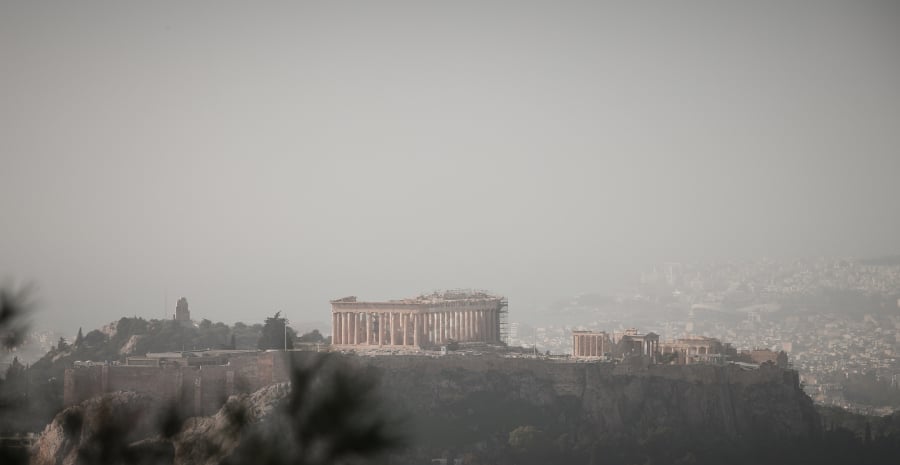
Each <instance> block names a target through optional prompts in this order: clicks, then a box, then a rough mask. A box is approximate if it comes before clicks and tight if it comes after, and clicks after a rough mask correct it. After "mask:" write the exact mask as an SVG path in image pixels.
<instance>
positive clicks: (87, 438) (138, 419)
mask: <svg viewBox="0 0 900 465" xmlns="http://www.w3.org/2000/svg"><path fill="white" fill-rule="evenodd" d="M289 389H290V387H289V386H288V385H287V384H276V385H272V386H267V387H265V388H262V389H260V390H258V391H256V392H254V393H252V394H249V395H241V396H232V397H231V398H230V399H228V402H227V403H226V404H225V406H223V407H222V409H220V410H219V412H218V413H216V414H215V415H213V416H209V417H194V418H187V419H179V418H178V415H177V412H173V411H172V409H171V406H168V405H164V404H163V403H162V402H160V401H159V400H157V399H155V398H153V397H151V396H148V395H146V394H137V393H133V392H114V393H110V394H107V395H104V396H102V397H96V398H93V399H89V400H86V401H84V402H82V403H81V404H79V405H76V406H72V407H69V408H67V409H65V410H63V411H62V412H60V413H59V414H57V415H56V417H55V418H54V419H53V421H52V422H51V423H50V424H49V425H47V427H46V428H45V429H44V432H43V434H42V435H41V438H40V440H39V441H38V442H37V443H36V444H35V446H34V448H33V449H32V451H31V464H32V465H79V464H85V465H86V464H96V463H111V462H114V461H123V462H125V463H175V464H185V465H188V464H190V465H195V464H216V463H220V462H221V461H222V460H223V459H224V458H225V457H228V455H229V454H230V453H231V452H232V451H233V450H234V449H235V448H236V447H237V445H238V444H239V443H240V433H241V429H242V427H243V426H245V425H247V424H252V423H256V422H258V421H260V420H262V419H263V418H265V417H266V416H267V415H268V414H270V413H271V412H272V410H273V409H274V406H275V405H276V404H277V403H278V401H279V400H281V399H283V398H284V397H285V396H286V395H287V394H288V391H289ZM173 421H174V422H175V423H172V422H173ZM172 428H174V429H172ZM167 430H171V431H167Z"/></svg>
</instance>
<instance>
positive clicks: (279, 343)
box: [257, 312, 296, 350]
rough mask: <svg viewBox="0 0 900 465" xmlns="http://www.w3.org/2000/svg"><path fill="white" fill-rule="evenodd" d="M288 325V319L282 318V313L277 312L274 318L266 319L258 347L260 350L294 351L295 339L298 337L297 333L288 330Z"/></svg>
mask: <svg viewBox="0 0 900 465" xmlns="http://www.w3.org/2000/svg"><path fill="white" fill-rule="evenodd" d="M286 324H287V319H286V318H281V312H276V313H275V315H274V316H272V317H270V318H266V323H265V324H264V325H263V329H262V334H261V335H260V336H259V343H258V344H257V347H258V348H259V349H260V350H268V349H284V348H287V349H289V350H290V349H293V348H294V342H293V339H294V338H295V337H296V333H295V332H294V330H292V329H291V328H286Z"/></svg>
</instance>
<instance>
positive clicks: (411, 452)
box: [33, 356, 820, 465]
mask: <svg viewBox="0 0 900 465" xmlns="http://www.w3.org/2000/svg"><path fill="white" fill-rule="evenodd" d="M348 362H349V365H350V366H355V367H356V368H358V369H359V370H360V371H368V372H371V371H374V372H376V373H377V374H378V375H379V379H380V382H379V383H378V391H379V392H380V394H381V396H382V398H383V399H384V402H385V405H387V406H388V407H389V408H390V411H392V412H393V413H394V414H395V415H398V416H400V417H402V418H404V419H405V425H406V428H407V431H406V433H407V434H408V435H409V436H410V438H411V447H410V448H409V449H408V451H407V452H406V453H404V454H403V455H401V456H398V457H396V458H395V459H396V460H395V461H396V462H397V463H404V462H407V461H409V462H413V461H419V460H422V459H428V458H433V457H447V456H458V455H459V454H460V453H462V452H464V451H474V452H471V453H481V454H483V455H486V456H487V458H489V456H490V455H491V454H495V456H500V454H505V453H508V452H510V450H509V448H510V447H519V446H520V445H521V444H522V443H523V441H521V440H518V439H517V440H516V441H513V440H512V439H513V438H512V437H511V434H513V433H514V432H516V431H531V432H534V431H537V432H539V433H540V435H541V440H542V441H544V442H545V443H547V444H552V448H555V450H563V451H584V453H585V454H587V453H588V452H587V451H590V450H592V449H593V448H596V447H598V446H600V445H608V444H638V445H642V447H650V446H653V445H657V446H659V447H668V446H669V445H671V444H673V442H677V443H690V444H700V445H702V444H719V443H740V442H742V441H757V440H766V439H767V438H796V439H804V438H813V437H817V436H818V435H819V434H820V431H819V419H818V416H817V414H816V412H815V409H814V408H813V404H812V402H811V401H810V399H809V398H808V397H807V396H806V395H804V394H803V392H802V390H801V389H800V386H799V383H798V379H797V375H796V373H795V372H793V371H789V370H782V369H778V368H776V367H774V366H763V367H761V368H760V369H758V370H746V369H742V368H739V367H737V366H700V365H694V366H658V365H651V366H648V365H642V364H640V363H633V364H627V365H626V364H618V365H613V364H587V363H561V362H551V361H543V360H530V359H506V358H501V357H489V356H487V357H464V356H446V357H435V358H429V357H421V356H418V357H416V356H393V357H348ZM286 394H287V388H286V386H285V385H276V386H271V387H268V388H264V389H263V390H261V391H258V392H257V393H254V394H253V395H249V396H241V397H232V398H231V399H230V400H229V405H226V406H225V407H224V408H223V409H222V411H220V412H219V413H218V414H217V415H214V416H212V417H197V418H192V419H190V420H188V421H186V422H184V423H183V426H182V427H181V430H180V431H179V432H177V434H174V435H171V436H168V437H164V436H165V435H163V436H160V435H159V434H155V435H154V434H152V432H151V431H150V430H149V427H144V426H141V427H140V428H137V429H136V430H135V433H134V434H132V435H131V436H130V437H129V443H135V442H136V441H139V440H140V439H141V437H143V438H156V439H157V440H162V441H164V442H167V443H169V444H171V446H169V447H170V448H171V449H172V452H170V453H169V454H170V455H171V456H172V460H174V462H175V463H192V464H194V463H218V462H219V461H221V459H223V458H224V457H227V456H228V454H229V453H230V451H232V450H233V449H234V447H235V446H236V444H237V443H238V442H239V439H240V434H238V431H237V430H236V429H235V428H234V423H233V418H232V417H233V415H232V413H233V412H235V411H238V410H240V411H242V412H245V413H242V415H244V416H243V417H242V421H246V422H250V423H253V422H257V421H259V420H260V419H263V418H265V417H266V416H267V415H268V413H269V412H271V410H272V408H273V406H274V405H275V404H276V403H277V402H278V400H279V399H281V398H283V397H284V396H285V395H286ZM120 396H125V394H120ZM141 399H143V398H141ZM141 399H138V398H133V399H132V398H130V397H122V399H120V401H118V403H116V404H115V405H116V406H117V407H116V408H119V409H124V408H126V406H127V404H128V402H144V404H146V405H148V406H149V404H147V402H146V401H145V400H141ZM126 400H127V402H126ZM144 404H141V405H144ZM238 404H239V405H240V406H241V408H240V409H235V406H236V405H238ZM103 405H104V404H103V403H102V402H100V401H96V400H92V401H88V402H85V403H83V404H81V405H79V406H76V407H73V409H77V411H78V412H82V413H83V414H84V415H85V418H88V419H86V420H85V424H95V423H96V422H95V421H94V422H93V423H92V422H91V420H89V418H90V417H91V416H92V415H94V414H93V413H92V412H97V411H99V410H102V408H103V407H102V406H103ZM107 405H109V404H108V403H107ZM106 408H109V407H106ZM69 410H71V409H67V411H69ZM247 412H249V413H247ZM71 416H72V413H71V412H69V413H66V412H63V413H61V414H60V415H57V418H56V419H55V420H54V422H53V423H52V424H51V425H49V426H48V427H47V429H46V430H45V432H44V435H43V436H42V438H41V440H40V442H39V443H38V444H37V446H36V448H35V453H34V456H33V463H35V464H41V465H43V464H56V463H67V464H68V463H72V464H74V463H77V460H76V459H77V455H75V453H74V452H73V451H74V450H77V449H78V447H79V444H81V445H83V442H84V438H85V437H86V436H87V435H88V433H89V432H90V431H92V430H90V429H84V428H82V429H81V430H79V432H78V435H76V436H72V435H68V436H67V435H66V429H67V427H66V426H65V423H66V422H67V421H70V420H67V418H71ZM68 428H69V429H72V428H71V427H68ZM529 428H530V429H529ZM142 435H143V436H142ZM532 436H533V435H532ZM529 438H530V436H529ZM532 439H533V438H532ZM533 441H537V440H536V439H533ZM525 442H527V441H525ZM548 447H549V446H548ZM479 451H480V452H479ZM165 454H166V453H165V452H164V453H159V454H157V455H159V456H161V457H165V456H166V455H165ZM404 457H405V458H404ZM487 458H486V459H485V460H487Z"/></svg>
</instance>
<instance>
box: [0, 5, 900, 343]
mask: <svg viewBox="0 0 900 465" xmlns="http://www.w3.org/2000/svg"><path fill="white" fill-rule="evenodd" d="M898 25H900V4H898V3H897V2H879V1H860V2H820V1H803V2H724V3H719V2H716V3H712V2H710V3H700V2H685V3H673V2H649V3H641V4H633V3H623V4H615V3H607V2H598V3H595V2H564V3H538V2H534V3H532V2H461V3H460V2H454V3H452V4H449V3H448V4H444V3H434V4H431V3H429V4H423V3H418V2H379V3H378V4H374V3H366V2H358V3H352V4H331V3H329V4H327V5H312V4H306V3H267V4H256V3H254V4H252V5H249V4H241V3H232V2H196V3H190V4H181V3H171V4H160V3H146V4H143V3H141V4H129V5H127V6H126V5H124V4H119V3H99V2H78V3H65V4H52V5H51V4H44V3H35V2H4V3H2V4H0V212H2V225H0V226H2V230H3V235H2V240H0V282H2V281H3V280H7V281H8V282H20V283H21V282H32V283H35V284H36V285H37V286H38V288H37V291H36V293H35V298H36V299H37V302H38V304H39V308H40V309H41V311H40V312H39V314H38V315H37V325H38V326H39V327H44V328H52V329H57V330H64V331H66V332H71V333H72V334H74V331H76V330H77V327H79V326H84V327H85V329H88V328H94V327H97V326H99V325H101V324H103V323H105V322H108V321H112V320H115V319H118V318H119V317H121V316H132V315H137V316H142V317H145V318H162V317H169V318H171V314H172V313H173V312H174V308H175V302H176V301H177V299H178V298H179V297H182V296H185V297H187V299H188V301H189V302H190V305H191V312H192V315H193V316H194V317H195V318H198V319H199V318H209V319H211V320H213V321H225V322H235V321H244V322H248V323H253V322H260V321H262V320H263V319H264V318H265V317H266V316H270V315H272V314H273V313H275V311H279V310H280V311H284V312H287V314H288V316H289V318H291V319H292V320H295V321H323V322H327V321H329V320H328V314H329V311H330V309H329V306H328V300H329V299H332V298H337V297H342V296H345V295H357V296H360V298H364V299H372V300H374V299H386V298H401V297H407V296H411V295H415V294H418V293H420V292H426V291H430V290H433V289H438V288H457V287H461V288H484V289H490V290H493V291H495V292H498V293H501V294H504V295H507V296H508V297H509V298H510V305H511V309H512V310H513V311H515V309H516V308H517V307H519V308H537V307H539V306H540V305H541V304H542V303H545V302H547V301H549V300H552V299H555V298H557V297H560V296H566V295H572V294H574V293H578V292H590V291H601V292H603V291H608V290H609V289H612V288H614V287H615V286H617V285H619V284H620V283H621V282H622V281H623V280H625V279H627V278H628V277H630V276H633V275H634V273H636V272H637V270H638V269H640V268H641V267H644V266H647V265H648V264H651V263H654V262H659V261H703V260H730V259H735V260H738V259H752V258H755V257H763V256H769V257H778V258H791V257H814V256H839V257H870V256H879V255H886V254H897V253H900V215H898V207H897V199H900V178H898V175H900V153H898V147H900V85H898V84H900V58H898V57H900V56H898V54H897V50H900V27H898ZM166 302H167V303H168V305H167V307H168V308H165V307H166Z"/></svg>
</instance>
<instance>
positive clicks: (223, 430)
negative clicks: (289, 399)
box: [172, 383, 290, 465]
mask: <svg viewBox="0 0 900 465" xmlns="http://www.w3.org/2000/svg"><path fill="white" fill-rule="evenodd" d="M289 391H290V386H289V385H288V384H287V383H282V384H275V385H272V386H267V387H264V388H262V389H259V390H258V391H256V392H254V393H252V394H249V395H241V396H232V397H231V398H229V399H228V402H226V404H225V406H224V407H222V408H221V409H220V410H219V411H218V412H217V413H216V414H215V415H213V416H209V417H194V418H189V419H188V420H187V421H186V422H185V423H184V426H183V427H182V429H181V432H180V433H178V434H177V435H176V436H175V437H174V438H172V443H173V445H174V447H175V460H174V463H175V464H176V465H181V464H183V465H203V464H209V465H213V464H218V463H221V462H222V461H223V460H224V459H225V458H227V457H228V456H230V455H231V453H232V452H234V450H235V449H236V448H237V446H238V445H239V444H240V440H241V432H242V429H243V427H244V426H246V425H249V424H253V423H257V422H259V421H262V420H263V419H264V418H265V417H267V416H268V415H269V414H271V413H272V411H273V410H274V408H275V406H276V404H278V402H279V401H281V400H282V399H284V398H285V397H286V396H287V395H288V392H289Z"/></svg>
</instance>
